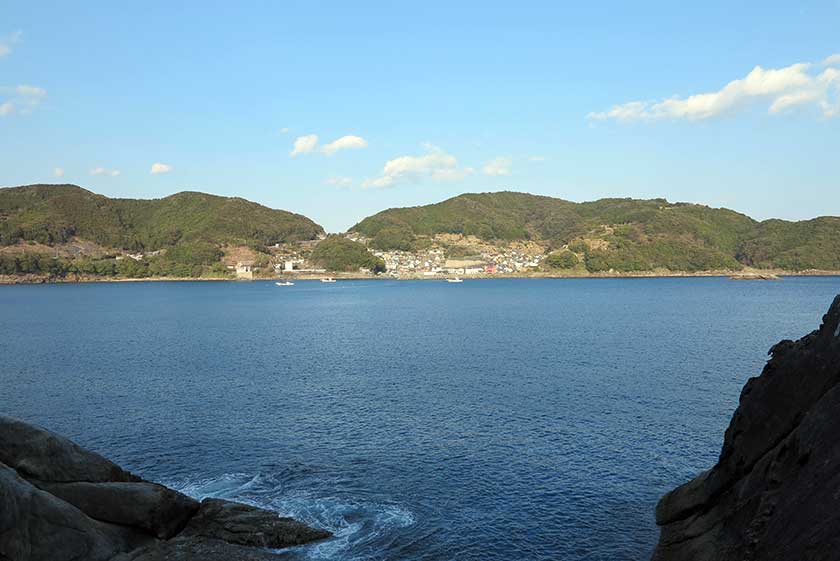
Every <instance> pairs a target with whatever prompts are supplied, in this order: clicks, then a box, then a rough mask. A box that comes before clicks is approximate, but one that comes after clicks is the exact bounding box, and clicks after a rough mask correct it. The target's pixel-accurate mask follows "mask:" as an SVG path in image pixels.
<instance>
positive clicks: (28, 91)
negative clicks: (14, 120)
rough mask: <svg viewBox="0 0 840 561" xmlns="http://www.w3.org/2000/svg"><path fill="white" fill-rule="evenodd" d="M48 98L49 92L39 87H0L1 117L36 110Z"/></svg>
mask: <svg viewBox="0 0 840 561" xmlns="http://www.w3.org/2000/svg"><path fill="white" fill-rule="evenodd" d="M46 97H47V90H45V89H44V88H39V87H37V86H29V85H26V84H22V85H19V86H0V117H5V116H8V115H14V114H16V113H17V114H21V115H27V114H29V113H31V112H32V111H34V110H35V108H37V107H38V106H39V105H41V102H42V101H44V99H45V98H46Z"/></svg>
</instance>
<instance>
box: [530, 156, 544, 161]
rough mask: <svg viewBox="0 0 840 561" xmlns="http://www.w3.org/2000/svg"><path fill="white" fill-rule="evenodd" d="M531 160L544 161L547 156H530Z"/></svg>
mask: <svg viewBox="0 0 840 561" xmlns="http://www.w3.org/2000/svg"><path fill="white" fill-rule="evenodd" d="M528 161H529V162H544V161H545V156H531V157H529V158H528Z"/></svg>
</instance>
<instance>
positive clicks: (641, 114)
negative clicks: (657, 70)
mask: <svg viewBox="0 0 840 561" xmlns="http://www.w3.org/2000/svg"><path fill="white" fill-rule="evenodd" d="M837 67H840V54H835V55H831V56H829V57H828V58H826V59H824V60H823V61H821V62H819V63H816V64H814V63H808V62H801V63H797V64H792V65H790V66H786V67H784V68H778V69H774V68H768V69H765V68H762V67H760V66H756V67H755V68H753V69H752V71H751V72H750V73H749V74H747V75H746V76H745V77H744V78H740V79H737V80H733V81H731V82H729V83H728V84H726V85H725V86H724V87H723V88H721V89H720V90H718V91H713V92H707V93H699V94H694V95H690V96H688V97H678V96H676V97H671V98H667V99H662V100H659V101H630V102H628V103H623V104H620V105H615V106H613V107H612V108H610V109H608V110H606V111H600V112H594V113H590V114H589V115H588V118H589V119H590V120H594V121H605V120H616V121H623V122H631V121H656V120H667V119H671V120H677V119H685V120H689V121H698V120H703V119H709V118H711V117H716V116H719V115H723V114H726V113H731V112H734V111H737V110H739V109H743V108H746V107H748V106H749V105H750V104H753V103H759V102H764V103H767V104H768V111H769V112H770V113H772V114H777V113H782V112H785V111H787V110H789V109H791V108H793V107H798V106H809V105H810V106H812V107H815V108H816V109H817V110H818V111H819V112H820V113H821V114H822V115H823V116H825V117H834V116H837V115H840V69H838V68H837Z"/></svg>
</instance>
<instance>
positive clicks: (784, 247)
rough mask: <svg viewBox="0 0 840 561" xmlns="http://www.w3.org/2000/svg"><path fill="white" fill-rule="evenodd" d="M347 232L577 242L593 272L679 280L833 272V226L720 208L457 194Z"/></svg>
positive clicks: (392, 240)
mask: <svg viewBox="0 0 840 561" xmlns="http://www.w3.org/2000/svg"><path fill="white" fill-rule="evenodd" d="M350 231H353V232H358V233H359V234H362V235H364V236H366V237H367V238H370V239H371V243H372V245H373V246H374V247H377V248H379V249H383V250H387V249H406V248H409V247H410V246H411V245H412V244H414V243H415V242H416V241H417V240H418V239H422V238H424V237H433V236H435V235H438V234H461V235H465V236H475V237H477V238H479V239H482V240H500V241H513V240H539V241H542V242H545V243H546V244H547V246H548V249H549V250H557V249H569V248H570V247H571V246H573V245H574V244H575V243H578V242H579V243H578V249H580V251H577V252H576V253H577V254H578V255H579V257H580V258H581V259H582V260H583V261H585V262H586V267H587V270H589V271H591V272H596V271H604V270H609V269H613V270H617V271H641V270H648V269H653V268H656V267H659V266H663V267H664V268H666V269H671V270H675V269H674V267H677V268H678V269H680V270H687V271H697V270H703V269H740V268H742V267H745V266H748V267H758V268H768V269H770V268H779V269H785V270H791V271H797V270H807V269H822V270H838V269H840V218H837V217H832V216H822V217H817V218H813V219H810V220H806V221H798V222H791V221H785V220H781V219H770V220H764V221H757V220H755V219H753V218H751V217H749V216H748V215H746V214H743V213H740V212H737V211H734V210H731V209H727V208H713V207H709V206H706V205H700V204H694V203H680V202H678V203H671V202H669V201H667V200H666V199H631V198H605V199H599V200H596V201H589V202H583V203H575V202H571V201H566V200H563V199H557V198H553V197H547V196H544V195H531V194H529V193H521V192H513V191H502V192H489V193H465V194H462V195H458V196H456V197H452V198H450V199H447V200H445V201H441V202H439V203H434V204H430V205H421V206H415V207H404V208H392V209H387V210H384V211H381V212H379V213H376V214H374V215H371V216H369V217H367V218H365V219H363V220H362V221H360V222H358V223H357V224H356V225H354V226H353V227H352V228H351V229H350ZM594 241H597V243H595V244H594V245H595V246H597V247H593V243H592V242H594ZM581 243H583V244H588V245H589V247H588V248H584V247H583V246H582V245H580V244H581Z"/></svg>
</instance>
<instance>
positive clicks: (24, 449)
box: [0, 415, 140, 483]
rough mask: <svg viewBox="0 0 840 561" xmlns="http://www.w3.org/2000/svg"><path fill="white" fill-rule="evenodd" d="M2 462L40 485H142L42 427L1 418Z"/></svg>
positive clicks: (0, 459) (97, 455)
mask: <svg viewBox="0 0 840 561" xmlns="http://www.w3.org/2000/svg"><path fill="white" fill-rule="evenodd" d="M0 462H3V463H4V464H6V465H7V466H9V467H11V468H14V469H15V470H16V471H17V472H18V473H19V474H20V475H22V476H23V477H26V478H27V479H37V480H39V481H88V482H93V483H97V482H103V481H140V478H139V477H137V476H135V475H132V474H131V473H129V472H127V471H124V470H123V469H122V468H120V467H119V466H118V465H116V464H114V463H113V462H110V461H108V460H106V459H105V458H103V457H102V456H100V455H99V454H96V453H94V452H90V451H89V450H85V449H84V448H82V447H81V446H78V445H76V444H74V443H73V442H70V441H69V440H67V439H66V438H64V437H62V436H59V435H57V434H55V433H52V432H50V431H48V430H46V429H42V428H41V427H37V426H35V425H30V424H28V423H24V422H23V421H19V420H17V419H13V418H11V417H5V416H2V415H0Z"/></svg>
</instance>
